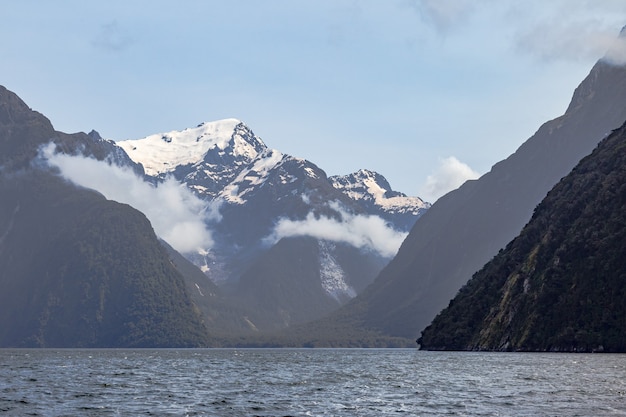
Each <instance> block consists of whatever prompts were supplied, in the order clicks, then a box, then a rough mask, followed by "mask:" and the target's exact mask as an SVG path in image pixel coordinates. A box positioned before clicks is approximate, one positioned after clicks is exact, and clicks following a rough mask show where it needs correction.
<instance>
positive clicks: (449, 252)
mask: <svg viewBox="0 0 626 417" xmlns="http://www.w3.org/2000/svg"><path fill="white" fill-rule="evenodd" d="M537 99H538V100H540V98H539V97H538V98H537ZM625 102H626V67H625V66H618V65H612V64H610V63H608V62H605V61H603V60H600V61H599V62H598V63H597V64H596V65H595V66H594V67H593V69H592V70H591V72H590V73H589V75H588V76H587V77H586V78H585V79H584V80H583V82H582V83H581V84H580V86H579V87H578V88H577V89H576V91H575V92H574V95H573V98H572V101H571V103H570V105H569V107H568V108H567V111H566V112H565V114H564V115H563V116H561V117H558V118H556V119H554V120H551V121H549V122H547V123H545V124H544V125H543V126H541V127H540V128H539V130H538V131H537V133H535V135H533V136H532V137H531V138H530V139H528V140H527V141H526V142H524V143H523V144H522V145H521V146H520V147H519V149H518V150H517V151H516V152H515V153H513V154H512V155H511V156H509V157H508V158H507V159H505V160H503V161H501V162H498V163H497V164H495V165H494V166H493V167H492V169H491V171H490V172H488V173H487V174H485V175H483V176H482V177H481V178H479V179H478V180H473V181H468V182H466V183H465V184H463V185H462V186H461V187H460V188H458V189H457V190H454V191H452V192H450V193H448V194H447V195H445V196H443V197H442V198H440V199H439V200H437V202H436V203H435V204H433V206H432V207H431V208H430V209H429V210H428V211H427V212H426V214H424V216H422V217H420V219H419V220H418V221H417V222H416V223H415V225H414V227H413V228H412V229H411V231H410V233H409V235H408V236H407V238H406V239H405V240H404V242H403V244H402V246H401V247H400V250H399V251H398V254H397V255H396V256H395V257H394V259H393V260H392V261H391V262H390V263H389V264H388V265H387V266H386V267H385V268H384V269H383V270H382V271H381V273H380V274H379V276H378V277H377V278H376V280H375V281H374V282H373V283H372V285H370V286H369V287H368V288H367V289H366V290H364V291H363V293H361V294H359V296H357V297H356V298H355V299H353V300H352V301H351V302H350V303H348V304H347V305H346V306H344V307H342V308H341V309H340V310H338V311H337V312H335V313H333V314H331V315H330V316H329V317H328V318H324V319H322V320H320V321H318V322H316V323H312V324H311V325H309V326H305V327H304V328H302V329H299V330H298V332H297V333H296V334H292V335H290V336H289V337H288V339H289V340H298V341H300V342H298V343H307V341H308V340H311V339H315V340H319V338H318V337H317V336H318V334H320V332H322V333H323V334H326V335H327V336H325V337H327V338H330V335H329V333H332V336H333V342H332V343H333V345H338V346H341V345H349V344H350V343H352V341H353V340H354V337H355V336H354V335H355V334H358V333H359V331H361V332H363V333H368V334H371V333H374V334H377V335H379V336H381V337H383V336H384V337H402V338H413V339H415V338H417V336H418V335H419V333H420V331H421V330H422V329H424V328H425V327H426V326H427V325H428V324H429V323H430V322H431V320H432V319H433V318H434V317H435V315H436V314H437V313H438V312H439V311H441V310H442V309H443V308H445V307H446V305H447V304H448V302H449V300H450V299H452V298H453V297H454V296H455V294H456V293H457V292H458V290H459V289H460V288H461V287H462V286H463V285H464V284H465V283H466V282H467V281H468V280H469V279H470V278H471V276H472V275H473V274H474V273H475V272H476V271H478V270H479V269H480V268H481V267H482V266H483V265H484V264H485V263H486V262H488V261H489V260H490V259H491V258H493V257H494V256H495V255H496V254H497V253H498V251H499V250H500V249H501V248H503V247H505V246H506V245H507V243H508V242H510V241H511V240H512V239H513V238H514V237H515V236H517V234H518V233H519V231H520V230H521V229H522V227H523V226H524V224H526V223H527V222H528V220H529V219H530V217H531V215H532V213H533V210H534V208H535V207H536V206H537V204H539V202H541V200H542V199H543V197H545V195H546V193H547V192H548V191H549V190H550V189H551V188H552V187H553V186H554V185H555V184H556V183H557V182H558V181H559V180H560V179H561V178H562V177H564V176H565V175H567V174H568V173H569V172H570V171H571V170H572V169H573V168H574V166H575V165H576V164H577V163H578V162H579V161H580V159H582V158H583V157H585V156H586V155H588V154H589V153H591V151H592V150H593V149H594V148H595V146H596V145H597V144H598V143H599V142H600V141H601V140H602V139H603V138H605V137H606V136H607V135H608V134H609V133H610V132H611V131H612V130H614V129H616V128H618V127H619V126H621V124H622V123H624V121H625V120H626V106H624V103H625ZM330 328H332V329H334V330H333V331H332V332H329V331H328V330H327V329H330ZM321 329H323V331H322V330H321ZM341 334H345V335H348V334H349V335H350V336H347V337H346V338H343V339H342V337H341V336H340V335H341Z"/></svg>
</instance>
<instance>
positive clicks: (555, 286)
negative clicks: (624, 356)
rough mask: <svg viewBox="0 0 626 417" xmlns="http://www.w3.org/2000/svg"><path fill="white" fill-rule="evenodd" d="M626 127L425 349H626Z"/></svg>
mask: <svg viewBox="0 0 626 417" xmlns="http://www.w3.org/2000/svg"><path fill="white" fill-rule="evenodd" d="M625 255H626V125H625V126H622V127H621V128H620V129H618V130H617V131H615V132H614V133H613V134H612V135H611V136H609V137H608V138H607V139H605V140H604V141H602V142H601V143H600V145H599V146H598V147H597V148H596V149H595V150H594V152H593V153H592V154H591V155H590V156H588V157H587V158H585V159H583V160H582V161H581V162H580V163H579V164H578V166H576V168H574V170H573V171H572V172H571V173H570V174H569V175H568V176H567V177H565V178H564V179H562V180H561V181H560V182H559V183H558V184H557V185H556V186H555V187H554V188H553V189H552V191H550V192H549V193H548V195H547V196H546V198H545V199H544V200H543V201H542V202H541V204H540V205H539V206H538V207H537V209H536V210H535V213H534V215H533V217H532V219H531V221H530V222H529V223H528V224H527V225H526V226H525V227H524V229H523V230H522V232H521V233H520V234H519V236H518V237H516V238H515V239H514V240H513V241H512V242H511V243H509V244H508V245H507V247H506V248H505V249H504V250H502V251H501V252H500V253H498V255H497V256H496V257H495V258H494V259H493V260H491V261H490V262H489V263H487V264H486V265H485V266H484V267H483V268H482V269H481V270H480V271H479V272H477V273H476V274H475V275H474V277H473V278H472V279H471V280H470V281H469V282H468V283H467V285H465V286H464V287H463V288H462V289H461V290H460V291H459V294H458V295H457V296H456V297H455V298H454V299H453V300H452V301H451V302H450V304H449V306H448V307H447V308H446V309H445V310H443V311H442V312H441V313H440V314H439V315H438V316H437V317H436V318H435V320H434V321H433V322H432V324H431V325H430V326H428V327H427V328H426V329H425V330H424V331H423V332H422V337H421V338H420V339H419V341H418V342H419V343H420V344H421V347H422V348H423V349H448V350H515V351H519V350H522V351H577V352H580V351H584V352H591V351H605V352H624V351H626V320H625V317H626V261H625V259H626V257H625Z"/></svg>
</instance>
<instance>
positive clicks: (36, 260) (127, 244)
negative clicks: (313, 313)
mask: <svg viewBox="0 0 626 417" xmlns="http://www.w3.org/2000/svg"><path fill="white" fill-rule="evenodd" d="M50 141H53V142H54V143H56V145H57V147H59V148H64V147H66V148H67V149H81V151H82V152H84V153H85V154H88V155H94V156H100V157H105V156H108V155H109V154H108V152H107V150H106V149H104V148H103V147H106V146H108V145H110V144H108V145H107V143H106V142H103V141H101V140H99V139H97V138H94V137H90V136H89V135H86V134H75V135H66V134H63V133H60V132H55V131H54V129H53V128H52V125H51V124H50V122H49V121H48V120H47V119H46V118H45V117H43V116H42V115H41V114H39V113H36V112H33V111H32V110H30V109H29V108H28V106H26V105H25V104H24V103H23V102H22V101H21V100H20V99H19V98H18V97H17V96H16V95H15V94H13V93H11V92H10V91H8V90H6V89H4V88H0V287H1V288H2V291H0V346H19V347H148V346H153V347H164V346H203V345H206V344H207V343H208V335H207V332H206V329H205V328H204V325H203V324H202V322H201V319H200V316H199V314H197V312H196V310H195V308H194V306H193V303H192V302H191V300H190V298H189V296H188V294H187V292H186V289H185V283H184V280H183V277H182V275H181V274H180V273H179V271H178V270H176V269H175V267H174V266H173V264H172V263H171V262H170V259H169V257H168V255H167V253H166V252H165V249H164V248H163V247H162V246H161V245H160V243H159V241H158V239H157V237H156V236H155V234H154V231H153V230H152V227H151V225H150V223H149V222H148V220H147V219H146V218H145V216H144V215H143V214H141V213H139V212H138V211H136V210H134V209H133V208H131V207H129V206H127V205H123V204H119V203H116V202H113V201H108V200H106V199H105V198H104V197H103V196H101V195H99V194H97V193H95V192H93V191H90V190H85V189H79V188H76V187H74V186H73V185H71V184H69V183H67V182H65V181H64V180H62V179H61V178H59V177H57V176H56V175H55V174H54V172H51V171H49V170H48V169H47V167H42V166H37V164H36V163H33V160H34V158H35V157H36V155H37V152H38V148H39V147H40V146H41V145H42V144H45V143H48V142H50Z"/></svg>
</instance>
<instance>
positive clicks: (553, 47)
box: [517, 20, 626, 65]
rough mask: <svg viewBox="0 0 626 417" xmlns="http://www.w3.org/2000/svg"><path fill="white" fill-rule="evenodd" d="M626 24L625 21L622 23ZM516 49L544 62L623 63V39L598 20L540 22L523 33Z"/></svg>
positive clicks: (625, 41) (625, 57) (625, 56)
mask: <svg viewBox="0 0 626 417" xmlns="http://www.w3.org/2000/svg"><path fill="white" fill-rule="evenodd" d="M625 23H626V22H625ZM517 46H518V47H519V48H520V49H521V50H523V51H527V52H529V53H531V54H533V55H536V56H538V57H539V58H540V59H544V60H580V61H587V60H595V59H598V58H600V57H603V56H604V57H605V59H606V60H608V61H609V62H612V63H614V64H620V65H621V64H624V63H626V39H625V38H623V37H618V36H617V34H616V33H615V31H614V30H613V28H610V27H605V26H604V25H602V24H601V22H598V21H593V20H592V21H573V22H567V21H562V22H558V23H555V22H542V23H539V24H537V25H536V26H534V27H533V28H531V30H530V31H528V32H526V33H523V34H521V35H520V36H519V38H518V40H517Z"/></svg>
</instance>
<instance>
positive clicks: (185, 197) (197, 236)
mask: <svg viewBox="0 0 626 417" xmlns="http://www.w3.org/2000/svg"><path fill="white" fill-rule="evenodd" d="M40 154H41V156H42V157H43V158H44V159H45V160H47V162H48V164H49V165H50V166H52V167H55V168H58V169H59V170H60V172H61V175H62V176H63V177H64V178H66V179H67V180H69V181H71V182H72V183H74V184H76V185H79V186H81V187H86V188H91V189H94V190H96V191H98V192H99V193H101V194H102V195H104V196H105V197H106V198H107V199H109V200H114V201H117V202H119V203H125V204H128V205H130V206H132V207H134V208H135V209H137V210H139V211H141V212H142V213H144V214H145V216H146V217H147V218H148V219H149V220H150V223H152V227H153V228H154V231H155V233H156V234H157V235H158V236H159V237H160V238H162V239H163V240H165V241H166V242H167V243H169V244H170V245H172V247H173V248H174V249H176V250H177V251H179V252H181V253H190V252H195V251H198V250H201V249H204V250H207V249H210V248H211V246H212V245H213V239H212V237H211V232H210V231H209V230H208V229H207V226H206V221H207V220H208V221H217V220H219V212H218V209H217V207H213V206H209V205H207V203H206V202H204V201H202V200H200V199H199V198H197V197H196V196H194V195H193V194H192V193H191V191H189V189H187V188H186V187H184V186H183V185H181V184H180V183H179V182H177V181H176V180H174V179H173V178H168V179H166V180H165V181H164V182H162V183H160V184H158V185H156V186H155V185H152V184H149V183H147V182H145V181H144V180H143V179H142V178H141V177H139V176H137V174H135V173H134V172H133V171H132V170H131V169H130V168H121V167H119V166H116V165H110V164H108V163H107V162H104V161H98V160H96V159H93V158H86V157H84V156H70V155H66V154H59V153H54V145H53V144H49V145H47V146H45V147H43V148H42V149H41V152H40Z"/></svg>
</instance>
